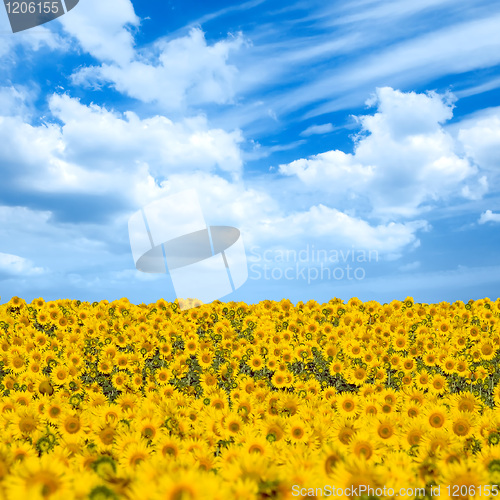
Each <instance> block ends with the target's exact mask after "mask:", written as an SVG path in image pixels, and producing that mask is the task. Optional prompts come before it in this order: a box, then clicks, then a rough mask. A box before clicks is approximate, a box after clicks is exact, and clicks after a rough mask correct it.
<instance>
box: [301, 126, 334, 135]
mask: <svg viewBox="0 0 500 500" xmlns="http://www.w3.org/2000/svg"><path fill="white" fill-rule="evenodd" d="M333 130H334V128H333V125H332V124H331V123H325V124H323V125H311V126H310V127H307V128H306V129H305V130H303V131H302V132H301V133H300V135H302V136H305V137H308V136H310V135H316V134H317V135H321V134H328V132H333Z"/></svg>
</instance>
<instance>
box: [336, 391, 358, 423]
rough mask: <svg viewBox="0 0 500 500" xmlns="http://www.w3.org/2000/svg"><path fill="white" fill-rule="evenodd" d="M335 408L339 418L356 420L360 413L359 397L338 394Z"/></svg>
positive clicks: (352, 394) (345, 393) (350, 394)
mask: <svg viewBox="0 0 500 500" xmlns="http://www.w3.org/2000/svg"><path fill="white" fill-rule="evenodd" d="M336 408H337V411H338V413H339V414H340V416H342V417H349V418H356V417H357V416H358V415H359V412H360V411H361V404H360V400H359V396H357V395H356V394H354V393H352V392H343V393H341V394H339V396H338V397H337V402H336Z"/></svg>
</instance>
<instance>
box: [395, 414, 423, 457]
mask: <svg viewBox="0 0 500 500" xmlns="http://www.w3.org/2000/svg"><path fill="white" fill-rule="evenodd" d="M427 428H428V426H427V421H426V420H425V418H422V417H416V418H413V419H411V420H405V421H404V424H403V428H402V440H401V443H402V445H403V447H404V448H405V449H406V450H410V449H411V448H412V447H414V446H418V445H420V443H421V441H422V438H423V437H424V436H425V433H426V431H427Z"/></svg>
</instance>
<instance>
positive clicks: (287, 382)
mask: <svg viewBox="0 0 500 500" xmlns="http://www.w3.org/2000/svg"><path fill="white" fill-rule="evenodd" d="M292 381H293V379H292V376H291V374H290V373H289V372H288V371H281V370H277V371H276V372H274V375H273V376H272V378H271V383H272V384H273V386H274V387H276V388H277V389H281V388H282V387H290V386H291V385H292Z"/></svg>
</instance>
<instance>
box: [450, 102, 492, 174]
mask: <svg viewBox="0 0 500 500" xmlns="http://www.w3.org/2000/svg"><path fill="white" fill-rule="evenodd" d="M495 111H496V113H495V114H494V115H492V116H488V117H486V118H483V119H479V120H476V121H475V123H473V124H470V125H469V126H465V127H464V128H460V131H459V132H458V139H459V140H460V141H461V142H462V143H463V145H464V148H465V152H466V153H467V155H468V156H469V157H470V158H472V160H474V162H475V163H476V164H477V165H479V166H480V167H481V168H484V169H487V170H490V171H493V172H494V171H497V172H498V170H500V110H495Z"/></svg>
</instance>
